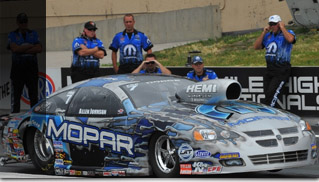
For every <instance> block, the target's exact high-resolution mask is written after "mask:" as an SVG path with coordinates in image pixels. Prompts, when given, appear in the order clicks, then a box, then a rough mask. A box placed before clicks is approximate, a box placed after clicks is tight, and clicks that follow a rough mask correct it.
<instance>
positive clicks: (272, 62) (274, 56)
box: [254, 15, 296, 107]
mask: <svg viewBox="0 0 319 182" xmlns="http://www.w3.org/2000/svg"><path fill="white" fill-rule="evenodd" d="M294 43H296V35H295V33H294V32H293V31H292V30H287V29H286V28H285V24H284V23H283V22H282V21H281V18H280V16H278V15H272V16H270V17H269V21H268V26H266V27H265V28H264V30H263V32H262V33H261V35H260V36H259V37H258V38H257V40H256V41H255V44H254V48H255V49H256V50H258V49H263V48H265V49H266V55H265V58H266V62H267V72H266V74H265V75H264V93H265V101H264V104H267V105H270V106H272V107H274V106H275V105H276V103H277V99H278V96H279V94H281V90H282V88H283V86H284V85H285V83H286V82H287V81H288V79H289V76H290V73H291V65H290V55H291V50H292V45H293V44H294Z"/></svg>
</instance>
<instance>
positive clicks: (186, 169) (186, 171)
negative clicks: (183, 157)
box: [179, 164, 192, 175]
mask: <svg viewBox="0 0 319 182" xmlns="http://www.w3.org/2000/svg"><path fill="white" fill-rule="evenodd" d="M179 167H180V172H179V174H181V175H191V174H192V164H180V165H179Z"/></svg>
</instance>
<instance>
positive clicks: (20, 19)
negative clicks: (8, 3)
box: [17, 13, 28, 23]
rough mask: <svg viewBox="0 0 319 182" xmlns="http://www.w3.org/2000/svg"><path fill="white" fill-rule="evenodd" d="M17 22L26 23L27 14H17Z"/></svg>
mask: <svg viewBox="0 0 319 182" xmlns="http://www.w3.org/2000/svg"><path fill="white" fill-rule="evenodd" d="M17 22H19V23H27V22H28V16H27V15H26V14H25V13H20V14H18V16H17Z"/></svg>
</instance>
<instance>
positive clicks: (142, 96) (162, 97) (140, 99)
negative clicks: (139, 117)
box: [121, 77, 194, 108]
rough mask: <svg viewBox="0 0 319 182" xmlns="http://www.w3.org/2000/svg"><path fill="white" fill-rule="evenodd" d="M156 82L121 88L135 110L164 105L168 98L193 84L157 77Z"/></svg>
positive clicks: (178, 79)
mask: <svg viewBox="0 0 319 182" xmlns="http://www.w3.org/2000/svg"><path fill="white" fill-rule="evenodd" d="M157 78H158V79H157V80H150V81H145V82H139V83H133V84H127V85H123V86H121V88H122V89H123V90H124V91H125V92H126V94H127V95H128V96H129V98H130V99H131V101H132V102H133V104H134V105H135V107H136V108H141V107H143V106H149V105H153V104H161V103H163V104H165V103H167V102H168V98H169V97H171V96H175V93H176V92H177V91H178V90H180V89H182V88H185V87H186V86H188V85H191V84H193V83H194V82H193V81H191V80H187V79H182V78H170V77H157Z"/></svg>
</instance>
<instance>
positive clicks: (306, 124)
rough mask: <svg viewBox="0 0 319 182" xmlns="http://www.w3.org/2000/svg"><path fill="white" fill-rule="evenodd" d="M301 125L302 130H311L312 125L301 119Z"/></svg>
mask: <svg viewBox="0 0 319 182" xmlns="http://www.w3.org/2000/svg"><path fill="white" fill-rule="evenodd" d="M299 125H300V128H301V130H302V131H311V126H310V124H309V123H308V122H306V121H304V120H300V122H299Z"/></svg>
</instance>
